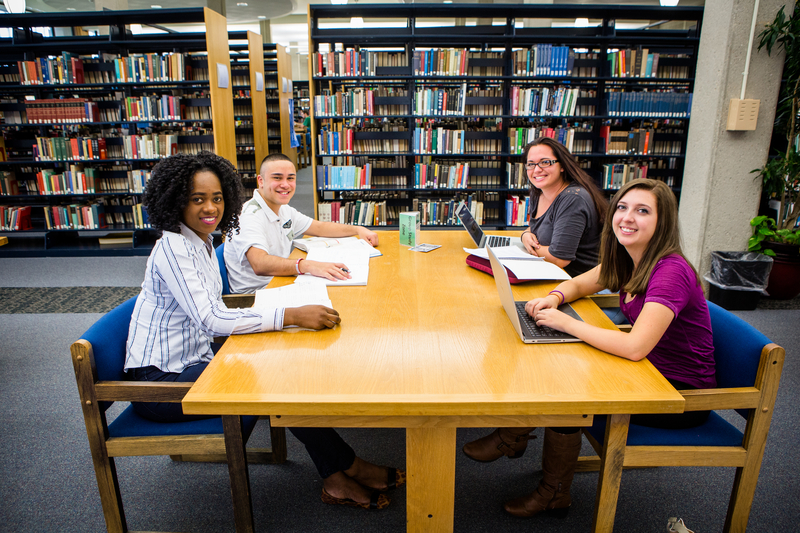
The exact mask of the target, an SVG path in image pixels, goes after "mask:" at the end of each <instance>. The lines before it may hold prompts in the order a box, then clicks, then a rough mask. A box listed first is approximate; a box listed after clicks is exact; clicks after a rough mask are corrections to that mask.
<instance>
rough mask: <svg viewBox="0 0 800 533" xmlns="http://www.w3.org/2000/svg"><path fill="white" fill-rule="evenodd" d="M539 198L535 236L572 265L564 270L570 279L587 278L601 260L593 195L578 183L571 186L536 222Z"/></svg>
mask: <svg viewBox="0 0 800 533" xmlns="http://www.w3.org/2000/svg"><path fill="white" fill-rule="evenodd" d="M538 204H539V196H533V198H532V201H531V213H530V220H531V226H530V227H531V232H533V234H534V235H536V238H537V239H538V240H539V243H540V244H542V245H544V246H549V247H550V253H551V254H552V255H553V256H555V257H557V258H559V259H565V260H567V261H570V264H568V265H567V266H566V268H564V270H566V271H567V273H568V274H569V275H570V276H577V275H578V274H583V273H584V272H586V271H587V270H591V269H592V268H594V267H596V266H597V262H598V261H599V259H600V225H599V223H598V220H597V210H596V209H595V208H594V202H593V201H592V195H591V194H589V192H588V191H586V190H585V189H584V188H583V187H581V186H580V185H578V184H577V183H570V184H569V185H568V186H567V188H566V189H564V190H563V191H561V193H560V194H559V195H558V196H556V199H555V200H554V201H553V203H552V205H550V207H549V208H548V209H547V211H545V213H544V214H543V215H542V216H540V217H539V218H533V217H534V216H535V214H536V208H537V206H538Z"/></svg>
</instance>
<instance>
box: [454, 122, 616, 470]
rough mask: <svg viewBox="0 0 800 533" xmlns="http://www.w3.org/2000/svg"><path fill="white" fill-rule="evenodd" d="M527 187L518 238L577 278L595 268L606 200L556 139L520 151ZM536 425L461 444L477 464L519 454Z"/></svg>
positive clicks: (502, 429) (523, 449) (502, 430)
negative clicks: (525, 215)
mask: <svg viewBox="0 0 800 533" xmlns="http://www.w3.org/2000/svg"><path fill="white" fill-rule="evenodd" d="M522 155H523V160H524V161H525V169H526V172H527V173H528V181H529V182H530V184H531V186H530V190H531V207H530V212H529V213H528V214H529V217H530V226H529V227H528V229H526V230H525V231H524V232H522V242H523V244H524V245H525V248H526V249H527V250H528V252H530V253H531V254H533V255H537V256H539V257H543V258H544V259H545V261H549V262H550V263H553V264H555V265H558V266H559V267H561V268H563V269H564V270H566V271H567V273H568V274H569V275H571V276H578V275H580V274H583V273H584V272H587V271H588V270H591V269H593V268H594V267H596V266H597V263H598V260H599V250H600V234H601V230H602V227H603V220H604V218H605V216H606V210H607V209H608V202H607V201H606V199H605V198H604V197H603V195H602V193H601V192H600V189H598V188H597V186H596V185H595V184H594V181H593V180H592V178H590V177H589V175H588V174H586V172H584V171H583V170H582V169H581V168H580V167H579V166H578V163H577V162H576V161H575V157H574V156H573V155H572V154H571V153H570V151H569V150H568V149H567V148H566V147H565V146H564V145H563V144H561V143H559V142H557V141H555V140H553V139H551V138H549V137H540V138H538V139H536V140H535V141H533V142H530V143H528V144H527V145H526V146H525V148H524V149H523V151H522ZM534 429H536V428H498V429H496V430H494V431H493V432H492V433H490V434H489V435H486V436H485V437H482V438H480V439H477V440H474V441H472V442H469V443H467V444H465V445H464V447H463V451H464V453H465V454H466V455H467V456H468V457H469V458H470V459H473V460H475V461H479V462H482V463H488V462H491V461H495V460H497V459H499V458H500V457H502V456H504V455H505V456H507V457H510V458H517V457H521V456H522V454H523V453H524V452H525V449H526V448H527V446H528V439H530V438H532V437H531V436H530V433H531V431H533V430H534Z"/></svg>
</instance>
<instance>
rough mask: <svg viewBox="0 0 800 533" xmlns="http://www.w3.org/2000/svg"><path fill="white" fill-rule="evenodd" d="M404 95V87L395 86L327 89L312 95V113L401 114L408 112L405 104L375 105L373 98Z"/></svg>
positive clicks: (322, 114)
mask: <svg viewBox="0 0 800 533" xmlns="http://www.w3.org/2000/svg"><path fill="white" fill-rule="evenodd" d="M392 96H396V97H406V96H408V92H407V91H406V90H405V89H401V88H396V87H377V88H374V89H363V88H357V89H348V90H345V91H336V93H334V94H330V91H328V90H327V89H326V90H325V91H323V94H321V95H317V96H315V97H314V115H317V116H337V115H339V116H340V115H353V116H372V115H403V114H406V113H407V112H408V106H407V105H375V98H376V97H378V98H381V97H392Z"/></svg>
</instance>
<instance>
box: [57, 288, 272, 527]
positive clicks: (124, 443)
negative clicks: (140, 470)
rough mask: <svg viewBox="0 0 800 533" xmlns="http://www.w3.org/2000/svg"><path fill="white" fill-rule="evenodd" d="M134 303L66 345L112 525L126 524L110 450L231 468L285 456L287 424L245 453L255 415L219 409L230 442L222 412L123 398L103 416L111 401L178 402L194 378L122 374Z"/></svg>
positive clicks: (244, 492) (242, 491) (241, 491)
mask: <svg viewBox="0 0 800 533" xmlns="http://www.w3.org/2000/svg"><path fill="white" fill-rule="evenodd" d="M135 304H136V297H133V298H131V299H130V300H128V301H126V302H125V303H123V304H121V305H119V306H118V307H116V308H115V309H113V310H112V311H110V312H109V313H107V314H106V315H104V316H103V317H102V318H101V319H100V320H98V321H97V322H96V323H95V324H94V325H93V326H92V327H91V328H89V330H88V331H86V333H84V334H83V336H82V337H81V339H79V340H78V341H76V342H74V343H73V344H72V346H71V347H70V351H71V353H72V363H73V366H74V369H75V379H76V380H77V384H78V392H79V395H80V400H81V408H82V409H83V417H84V421H85V423H86V432H87V434H88V437H89V447H90V448H91V453H92V461H93V462H94V468H95V474H96V476H97V486H98V489H99V491H100V500H101V503H102V505H103V514H104V515H105V520H106V526H107V528H108V531H109V532H117V531H119V532H125V531H127V530H128V527H127V524H126V521H125V512H124V510H123V507H122V498H121V496H120V491H119V484H118V482H117V473H116V467H115V465H114V457H122V456H143V455H170V456H171V457H172V458H173V459H174V460H197V461H222V462H227V463H228V468H229V470H230V471H231V472H232V473H233V472H234V471H237V472H238V470H235V469H241V468H244V469H246V468H247V461H250V462H260V463H264V462H272V463H280V462H283V461H285V460H286V437H285V429H284V428H275V430H273V434H272V439H273V440H272V445H273V449H272V450H269V449H267V450H258V451H253V452H251V451H247V455H246V458H245V449H244V445H245V443H246V442H247V439H248V437H249V436H250V432H251V431H252V429H253V427H254V426H255V424H256V422H257V420H258V417H253V416H250V417H238V416H231V417H224V422H225V425H226V428H228V429H229V435H228V436H229V438H230V439H231V440H230V441H229V442H230V443H231V444H232V446H226V444H225V435H224V434H223V418H220V417H216V418H210V419H206V420H199V421H193V422H176V423H160V422H152V421H150V420H147V419H144V418H142V417H140V416H139V415H138V414H136V412H135V411H134V410H133V407H131V406H128V407H127V408H126V409H125V410H124V411H123V412H122V413H121V414H120V415H119V416H117V417H116V418H115V419H114V420H113V421H112V422H111V424H108V423H107V421H106V415H105V413H106V410H107V409H108V407H109V406H110V405H111V404H112V403H113V402H115V401H161V402H180V401H181V400H182V399H183V396H184V395H185V394H186V393H187V392H188V391H189V388H191V386H192V383H164V382H141V381H126V380H125V374H124V372H123V365H124V362H125V345H126V342H127V338H128V324H129V323H130V320H131V315H132V313H133V309H134V305H135ZM281 437H282V438H281ZM232 479H233V476H232ZM232 491H233V493H234V497H236V496H237V495H238V496H239V498H244V497H246V498H247V499H248V501H249V498H250V495H249V487H241V486H239V487H232ZM238 523H239V517H237V525H238Z"/></svg>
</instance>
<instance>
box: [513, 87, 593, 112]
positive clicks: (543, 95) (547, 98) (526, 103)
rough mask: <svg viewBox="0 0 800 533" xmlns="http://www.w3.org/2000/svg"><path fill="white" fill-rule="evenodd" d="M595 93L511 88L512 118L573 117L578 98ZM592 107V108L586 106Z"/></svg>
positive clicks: (563, 88)
mask: <svg viewBox="0 0 800 533" xmlns="http://www.w3.org/2000/svg"><path fill="white" fill-rule="evenodd" d="M582 92H583V93H584V94H585V95H586V96H587V97H591V95H592V94H594V95H595V96H596V95H597V93H596V91H581V89H579V88H577V87H576V88H568V87H557V88H556V87H531V88H524V87H517V86H513V87H511V114H512V115H514V116H550V117H568V116H575V111H576V110H577V108H578V98H580V97H582V96H583V94H581V93H582ZM587 107H593V106H587Z"/></svg>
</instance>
